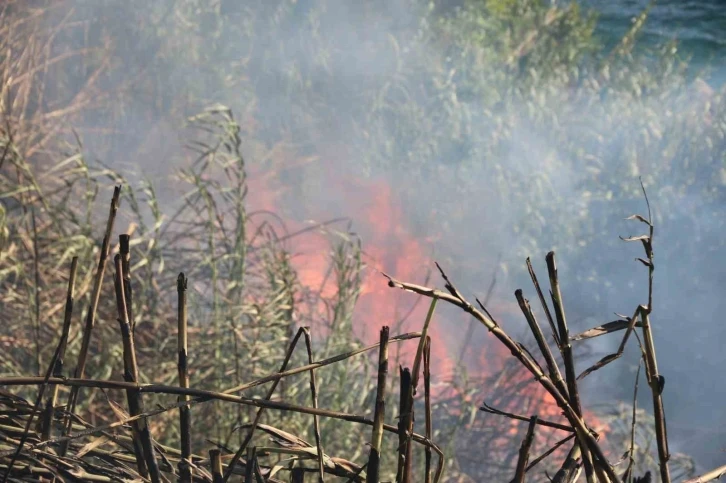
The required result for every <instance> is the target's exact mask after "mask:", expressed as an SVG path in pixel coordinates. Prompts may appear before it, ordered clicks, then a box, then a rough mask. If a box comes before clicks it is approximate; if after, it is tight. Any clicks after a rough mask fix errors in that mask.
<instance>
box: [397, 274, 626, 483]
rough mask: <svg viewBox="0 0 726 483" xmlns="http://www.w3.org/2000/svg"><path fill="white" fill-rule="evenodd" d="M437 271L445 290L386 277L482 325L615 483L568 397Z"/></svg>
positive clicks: (494, 323) (596, 445)
mask: <svg viewBox="0 0 726 483" xmlns="http://www.w3.org/2000/svg"><path fill="white" fill-rule="evenodd" d="M439 271H440V272H441V275H442V277H443V279H444V281H445V282H446V285H445V286H446V290H447V291H448V293H446V292H443V291H441V290H436V289H433V288H430V287H425V286H421V285H416V284H412V283H408V282H401V281H399V280H395V279H393V278H392V277H390V276H387V275H386V277H387V278H388V280H389V281H388V285H389V286H390V287H393V288H398V289H402V290H406V291H409V292H413V293H416V294H419V295H423V296H426V297H428V298H439V299H441V300H443V301H445V302H447V303H449V304H452V305H454V306H457V307H459V308H460V309H462V310H463V311H465V312H466V313H468V314H470V315H471V316H473V317H474V318H475V319H477V320H478V321H479V322H480V323H481V324H482V325H484V326H485V327H486V328H487V330H489V332H491V333H492V334H493V335H494V336H495V337H496V338H497V339H498V340H499V341H500V342H501V343H502V344H503V345H504V346H505V347H507V349H509V351H510V353H511V354H512V355H513V356H514V357H515V358H516V359H517V360H518V361H519V362H520V364H522V365H523V366H524V367H525V368H526V369H527V370H528V371H529V372H530V373H531V374H532V375H533V376H534V377H535V378H536V380H537V381H538V382H539V384H540V385H541V386H542V387H543V388H544V389H545V390H546V391H547V392H548V393H549V394H550V395H551V396H552V397H553V398H554V400H555V402H556V403H557V405H558V406H559V407H560V408H561V409H562V411H563V414H564V416H565V417H566V418H567V420H568V422H569V423H570V425H571V426H572V427H573V428H575V429H576V430H578V431H581V432H582V437H583V438H584V440H585V442H586V445H587V446H586V447H587V448H588V449H589V450H590V451H592V452H593V453H594V454H595V455H596V457H597V459H598V460H599V461H601V462H605V464H603V470H604V471H605V473H606V474H607V477H608V478H609V479H610V481H611V482H612V483H617V482H619V481H620V478H619V477H618V476H617V474H616V473H615V471H614V469H613V468H612V467H611V466H610V465H609V464H607V459H606V458H605V455H604V453H603V451H602V448H601V447H600V445H599V443H598V442H597V440H596V439H595V436H594V435H593V434H591V433H590V430H589V428H588V427H587V425H586V423H585V421H583V419H582V417H580V416H578V415H577V414H576V413H575V411H574V410H573V408H572V406H571V405H570V402H569V400H568V398H567V397H566V396H565V395H563V394H562V393H561V392H560V391H559V390H558V389H557V386H556V385H555V384H554V383H553V382H552V380H551V379H550V378H549V377H548V376H547V375H546V374H545V373H544V372H543V371H542V369H541V368H540V367H539V364H538V363H537V362H536V361H534V360H533V359H532V358H531V357H530V356H529V355H528V354H527V353H526V352H525V350H524V349H523V347H522V346H521V344H519V343H518V342H516V341H515V340H514V339H512V338H511V337H510V336H509V335H508V334H507V333H506V332H505V331H504V330H502V328H501V327H499V325H498V324H497V323H496V322H494V320H492V319H491V318H490V316H488V315H486V314H485V313H484V312H482V311H480V310H478V309H476V308H475V307H474V306H473V305H472V304H471V303H469V302H468V301H467V300H466V299H465V298H464V297H463V295H461V293H460V292H459V290H458V289H457V288H456V287H455V286H454V285H453V284H452V283H451V281H450V280H449V278H448V277H447V276H446V274H445V273H444V272H443V270H441V268H440V267H439Z"/></svg>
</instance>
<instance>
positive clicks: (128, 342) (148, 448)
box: [114, 255, 161, 483]
mask: <svg viewBox="0 0 726 483" xmlns="http://www.w3.org/2000/svg"><path fill="white" fill-rule="evenodd" d="M114 264H115V268H116V277H115V279H114V282H115V285H116V305H117V309H118V318H119V327H120V329H121V339H122V342H123V356H124V380H125V381H126V382H130V383H134V384H138V381H139V368H138V365H137V363H136V349H135V347H134V338H133V333H132V331H131V324H130V323H129V319H128V315H129V314H128V310H127V303H126V298H125V291H124V276H123V267H122V262H121V256H120V255H117V256H116V257H115V259H114ZM126 397H127V400H128V404H129V412H130V414H131V415H132V416H136V415H139V414H142V413H143V412H144V404H143V400H142V398H141V392H140V391H139V389H138V388H131V389H129V390H127V391H126ZM134 426H135V429H136V430H135V432H134V433H135V434H134V441H135V442H136V441H137V440H138V441H139V442H140V444H141V448H142V452H143V459H138V458H137V465H138V466H139V469H140V472H141V468H143V467H144V466H146V469H147V470H148V473H149V477H150V478H151V481H152V483H158V482H160V481H161V477H160V473H159V465H158V464H157V462H156V455H155V453H154V445H153V441H152V438H151V432H150V430H149V426H148V425H147V422H146V418H141V419H139V420H138V421H137V422H136V423H135V424H134ZM137 456H138V455H137Z"/></svg>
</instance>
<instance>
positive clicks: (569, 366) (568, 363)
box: [546, 251, 610, 483]
mask: <svg viewBox="0 0 726 483" xmlns="http://www.w3.org/2000/svg"><path fill="white" fill-rule="evenodd" d="M546 261H547V272H548V273H549V279H550V289H551V291H550V295H551V298H552V305H553V306H554V308H555V318H556V319H557V328H558V329H559V336H560V352H561V353H562V360H563V361H564V363H565V378H566V379H567V395H568V398H569V402H570V405H571V406H572V409H573V411H574V412H575V414H576V415H577V417H578V418H582V406H581V405H580V394H579V391H578V387H577V373H576V372H575V359H574V357H573V354H572V343H571V342H570V332H569V329H568V327H567V318H566V317H565V307H564V304H563V302H562V292H561V291H560V281H559V278H558V277H557V263H556V261H555V252H553V251H551V252H549V253H548V254H547V257H546ZM581 431H582V430H580V429H578V441H579V444H580V445H581V449H580V451H581V453H582V463H583V466H584V467H585V478H587V483H594V481H595V475H594V469H593V461H592V456H591V454H590V450H589V448H588V447H587V444H586V442H585V436H584V435H581V434H579V433H580V432H581ZM586 431H588V432H589V429H588V430H586ZM599 464H600V465H607V466H608V467H609V466H610V464H609V463H608V462H607V460H601V461H600V462H599ZM601 483H605V482H604V481H603V482H601Z"/></svg>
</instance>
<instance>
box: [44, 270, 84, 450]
mask: <svg viewBox="0 0 726 483" xmlns="http://www.w3.org/2000/svg"><path fill="white" fill-rule="evenodd" d="M77 275H78V257H73V260H72V261H71V272H70V276H69V277H68V289H67V292H66V306H65V311H64V313H63V329H62V332H61V340H60V343H59V350H58V358H57V359H56V361H55V366H54V367H53V377H62V376H63V366H64V364H65V357H66V349H67V347H68V335H69V334H70V331H71V320H72V318H73V303H74V300H75V290H76V276H77ZM57 402H58V385H57V384H54V385H53V386H52V387H51V395H50V396H49V397H48V399H47V400H46V403H45V413H44V414H43V426H42V431H41V438H40V439H41V440H42V441H47V440H49V439H50V437H51V435H52V431H53V418H54V416H55V405H56V403H57Z"/></svg>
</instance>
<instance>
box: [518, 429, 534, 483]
mask: <svg viewBox="0 0 726 483" xmlns="http://www.w3.org/2000/svg"><path fill="white" fill-rule="evenodd" d="M536 426H537V416H532V417H531V418H530V420H529V427H528V428H527V435H526V436H525V437H524V441H522V446H521V447H520V448H519V458H518V459H517V470H516V472H515V475H514V481H515V483H524V474H525V473H526V469H527V461H528V460H529V449H530V448H531V447H532V441H534V428H535V427H536Z"/></svg>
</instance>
